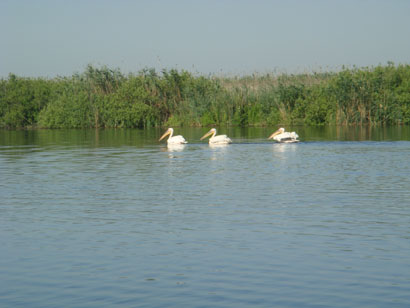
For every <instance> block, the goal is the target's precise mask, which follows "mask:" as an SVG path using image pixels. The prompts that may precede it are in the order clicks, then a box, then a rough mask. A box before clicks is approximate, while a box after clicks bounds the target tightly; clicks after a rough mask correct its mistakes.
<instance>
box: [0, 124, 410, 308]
mask: <svg viewBox="0 0 410 308" xmlns="http://www.w3.org/2000/svg"><path fill="white" fill-rule="evenodd" d="M207 130H208V129H207V128H203V129H200V128H197V129H175V131H176V133H177V134H179V133H182V134H183V135H184V136H185V138H186V139H187V140H188V141H190V143H189V144H188V145H186V146H185V147H184V148H182V149H168V148H167V147H166V146H165V145H164V144H159V143H158V142H157V139H158V138H159V136H160V135H161V134H162V133H163V130H157V129H152V130H99V131H98V130H97V131H95V130H54V131H49V130H40V131H0V197H1V199H0V247H1V250H0V251H1V253H0V256H1V258H0V277H1V278H0V306H1V307H113V306H120V307H275V306H276V307H321V306H322V307H409V306H410V257H409V256H410V176H409V175H410V164H409V158H410V129H409V128H408V127H396V128H373V129H363V128H362V129H361V128H303V127H300V128H295V130H296V131H297V132H298V133H299V135H300V137H301V140H302V142H300V143H299V144H284V145H283V144H273V143H272V142H271V141H267V140H266V137H267V136H268V135H269V134H270V133H271V132H272V131H273V130H274V128H249V129H237V128H230V129H223V128H221V130H220V131H221V133H228V135H229V136H230V137H232V139H233V141H234V144H232V145H229V146H226V147H216V148H211V147H209V146H208V144H206V143H199V142H198V140H199V138H200V137H201V136H202V134H203V133H205V132H206V131H207Z"/></svg>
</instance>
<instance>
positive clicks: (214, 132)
mask: <svg viewBox="0 0 410 308" xmlns="http://www.w3.org/2000/svg"><path fill="white" fill-rule="evenodd" d="M212 134H214V135H215V134H216V129H215V128H211V130H210V131H209V132H207V133H206V134H205V135H203V136H202V137H201V139H199V140H203V139H205V138H206V137H208V136H210V135H212Z"/></svg>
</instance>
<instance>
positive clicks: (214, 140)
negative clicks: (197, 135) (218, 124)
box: [201, 128, 232, 144]
mask: <svg viewBox="0 0 410 308" xmlns="http://www.w3.org/2000/svg"><path fill="white" fill-rule="evenodd" d="M211 135H212V136H211ZM215 135H216V129H215V128H212V129H211V130H210V131H209V132H207V133H206V134H205V135H203V136H202V137H201V140H203V139H205V138H206V137H208V136H211V138H209V144H228V143H232V140H231V138H229V137H227V136H226V135H218V136H215Z"/></svg>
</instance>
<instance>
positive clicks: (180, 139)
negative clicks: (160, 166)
mask: <svg viewBox="0 0 410 308" xmlns="http://www.w3.org/2000/svg"><path fill="white" fill-rule="evenodd" d="M173 133H174V129H173V128H168V129H167V131H166V132H165V133H164V134H163V135H162V136H161V138H159V140H158V141H161V140H162V139H164V138H165V137H166V136H168V135H169V137H168V140H167V143H168V144H171V145H172V144H184V143H188V142H187V141H186V140H185V139H184V137H182V136H181V135H178V136H174V137H172V134H173Z"/></svg>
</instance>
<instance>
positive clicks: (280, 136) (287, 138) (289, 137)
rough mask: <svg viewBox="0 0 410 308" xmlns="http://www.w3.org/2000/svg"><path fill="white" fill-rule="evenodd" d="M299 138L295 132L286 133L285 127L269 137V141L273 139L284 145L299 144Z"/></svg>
mask: <svg viewBox="0 0 410 308" xmlns="http://www.w3.org/2000/svg"><path fill="white" fill-rule="evenodd" d="M298 138H299V136H298V134H296V133H295V132H291V133H289V132H285V129H284V128H283V127H281V128H279V129H278V130H277V131H275V132H274V133H273V134H272V135H270V136H269V138H268V139H273V140H275V141H277V142H282V143H292V142H299V139H298Z"/></svg>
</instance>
